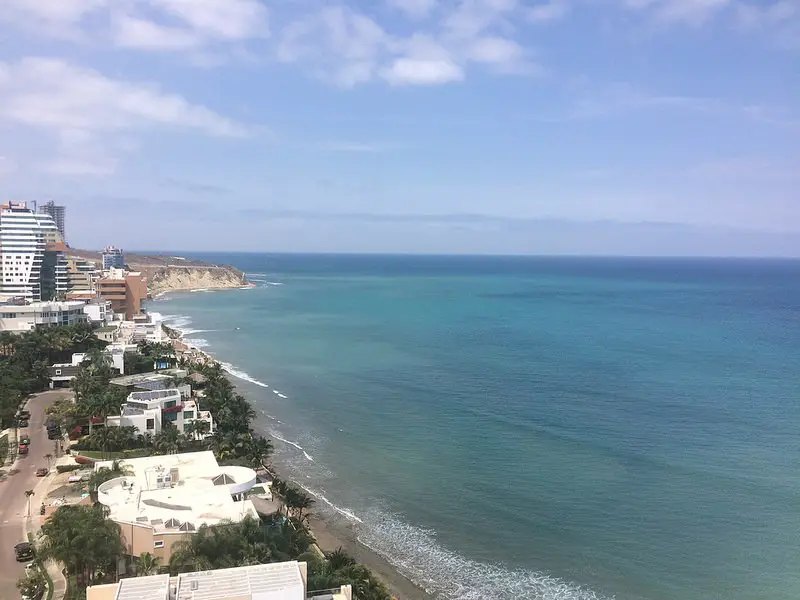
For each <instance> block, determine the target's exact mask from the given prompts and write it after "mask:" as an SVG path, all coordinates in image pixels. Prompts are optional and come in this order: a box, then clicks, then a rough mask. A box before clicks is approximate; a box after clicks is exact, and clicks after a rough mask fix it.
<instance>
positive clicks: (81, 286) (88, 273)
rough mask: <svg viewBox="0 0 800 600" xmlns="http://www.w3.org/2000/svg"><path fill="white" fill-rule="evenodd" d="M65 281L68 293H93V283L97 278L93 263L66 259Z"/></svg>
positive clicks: (97, 273) (71, 258) (77, 259)
mask: <svg viewBox="0 0 800 600" xmlns="http://www.w3.org/2000/svg"><path fill="white" fill-rule="evenodd" d="M66 265H67V279H68V289H69V291H70V292H93V291H94V283H95V281H96V280H97V279H98V277H99V272H98V270H97V267H96V266H95V264H94V263H93V262H90V261H88V260H81V259H80V258H73V257H70V258H67V259H66Z"/></svg>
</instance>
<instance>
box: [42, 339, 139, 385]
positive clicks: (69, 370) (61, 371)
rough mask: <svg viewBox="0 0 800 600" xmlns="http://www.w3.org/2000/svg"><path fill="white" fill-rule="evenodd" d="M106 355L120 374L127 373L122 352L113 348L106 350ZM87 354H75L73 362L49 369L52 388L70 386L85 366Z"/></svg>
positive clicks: (59, 364)
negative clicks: (83, 365) (82, 366)
mask: <svg viewBox="0 0 800 600" xmlns="http://www.w3.org/2000/svg"><path fill="white" fill-rule="evenodd" d="M105 353H106V355H107V356H108V358H109V361H110V363H111V368H112V369H115V370H116V371H117V372H118V373H123V372H124V371H125V361H124V356H123V354H122V353H121V352H116V351H114V350H113V349H111V348H106V350H105ZM85 358H86V355H85V354H80V353H77V354H73V355H72V361H71V362H68V363H57V364H54V365H52V366H50V367H48V368H47V372H48V375H49V377H50V388H51V389H52V388H55V387H60V386H63V385H65V384H68V383H69V382H70V381H72V380H73V379H74V378H75V376H76V375H77V374H78V373H79V372H80V370H81V365H82V364H83V361H84V359H85Z"/></svg>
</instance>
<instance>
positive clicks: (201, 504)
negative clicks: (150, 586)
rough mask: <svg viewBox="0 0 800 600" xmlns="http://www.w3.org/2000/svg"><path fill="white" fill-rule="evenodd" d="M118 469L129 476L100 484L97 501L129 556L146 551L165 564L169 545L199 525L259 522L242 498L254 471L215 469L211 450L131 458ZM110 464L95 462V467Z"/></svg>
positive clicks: (184, 536) (243, 468) (247, 502)
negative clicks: (106, 508)
mask: <svg viewBox="0 0 800 600" xmlns="http://www.w3.org/2000/svg"><path fill="white" fill-rule="evenodd" d="M123 465H124V467H125V468H127V469H128V470H129V472H130V474H129V475H125V476H122V477H117V478H116V479H112V480H110V481H107V482H105V483H103V484H102V485H100V486H99V487H98V488H97V500H98V501H99V502H100V503H102V504H103V505H105V506H106V507H108V511H109V512H108V517H109V518H110V519H112V520H113V521H114V522H116V523H117V524H118V525H119V526H120V532H121V534H122V539H123V543H124V544H125V546H126V554H127V555H129V556H139V555H141V554H142V553H143V552H150V553H152V554H153V555H155V556H158V557H159V558H160V559H162V560H163V561H164V562H163V563H162V564H166V562H167V561H168V560H169V557H170V555H171V551H172V546H173V544H175V543H176V542H179V541H181V540H183V539H186V536H187V535H191V534H193V533H194V532H195V531H196V530H197V528H198V527H200V526H201V525H209V526H213V525H219V524H220V523H224V522H228V521H232V522H237V521H241V520H243V519H244V518H246V517H248V516H251V517H253V518H258V513H257V512H256V509H255V507H254V506H253V503H252V502H251V501H250V500H248V499H247V494H248V492H249V491H250V490H251V488H252V487H253V486H254V485H255V483H256V473H255V471H253V470H252V469H249V468H247V467H239V466H220V465H219V464H218V463H217V460H216V458H214V453H213V452H210V451H205V452H188V453H185V454H167V455H164V456H147V457H144V458H133V459H129V460H125V461H123ZM111 466H112V461H105V462H98V463H96V464H95V469H96V470H99V469H101V468H103V467H107V468H110V467H111Z"/></svg>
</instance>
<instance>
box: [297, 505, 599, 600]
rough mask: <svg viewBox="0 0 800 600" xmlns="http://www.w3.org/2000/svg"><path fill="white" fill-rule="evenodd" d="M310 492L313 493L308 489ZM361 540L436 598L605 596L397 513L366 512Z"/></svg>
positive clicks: (574, 599)
mask: <svg viewBox="0 0 800 600" xmlns="http://www.w3.org/2000/svg"><path fill="white" fill-rule="evenodd" d="M309 493H310V492H309ZM362 522H363V523H364V527H360V528H359V536H358V539H359V541H360V542H361V543H362V544H364V545H365V546H367V547H369V548H371V549H372V550H374V551H375V552H377V553H379V554H381V555H382V556H385V557H386V558H387V560H389V562H391V563H392V564H393V565H394V566H395V567H397V569H398V570H400V571H401V572H402V573H403V574H405V575H406V576H408V577H409V578H410V579H411V580H412V581H415V582H417V583H418V584H419V585H421V586H422V587H424V588H425V589H426V590H427V591H428V593H431V594H439V595H437V596H436V597H437V598H439V597H440V598H447V599H448V600H484V599H485V598H492V599H494V600H520V599H525V600H602V599H604V598H607V597H605V596H601V595H599V594H597V593H596V592H594V591H592V590H588V589H586V588H584V587H580V586H577V585H575V584H571V583H567V582H565V581H562V580H560V579H558V578H555V577H551V576H549V575H547V574H544V573H536V572H533V571H526V570H511V569H508V568H506V567H504V566H503V565H501V564H489V563H481V562H477V561H474V560H470V559H467V558H465V557H463V556H460V555H458V554H456V553H455V552H453V551H451V550H449V549H447V548H444V547H442V546H441V545H440V544H439V543H438V542H437V540H436V536H435V533H434V532H432V531H426V530H424V529H421V528H419V527H414V526H412V525H409V524H408V523H406V522H405V521H403V520H402V519H401V518H399V517H398V516H396V515H392V514H388V513H382V512H380V511H375V512H372V513H368V514H365V515H364V519H363V521H362Z"/></svg>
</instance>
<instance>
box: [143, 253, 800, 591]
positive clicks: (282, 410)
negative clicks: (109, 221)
mask: <svg viewBox="0 0 800 600" xmlns="http://www.w3.org/2000/svg"><path fill="white" fill-rule="evenodd" d="M197 256H200V255H197ZM202 258H206V259H209V260H213V261H217V262H224V263H228V264H233V265H235V266H237V267H239V268H240V269H242V270H243V271H245V272H246V273H248V274H249V276H250V278H251V280H252V281H253V282H254V283H256V284H257V287H256V288H254V289H246V290H231V291H222V292H209V293H201V292H197V293H192V294H175V295H172V296H171V297H167V298H165V299H162V300H159V301H155V302H153V303H151V304H150V305H149V309H150V310H152V311H154V312H155V311H157V312H159V313H162V314H163V315H165V316H166V317H167V319H168V321H169V322H170V323H172V325H174V326H177V327H179V328H182V329H183V330H184V331H185V332H186V334H187V337H188V338H190V339H193V340H194V341H195V343H197V344H198V345H199V346H202V347H204V349H205V350H206V351H209V352H211V353H212V354H213V355H214V356H216V357H217V358H218V359H219V360H221V361H223V362H225V363H226V365H227V368H228V370H229V372H230V373H231V374H232V375H234V376H235V377H236V378H237V379H235V380H234V381H235V382H236V383H237V384H238V385H240V386H241V387H242V389H243V390H244V391H245V393H246V394H247V396H248V397H249V398H250V400H251V401H252V402H253V404H254V405H255V407H256V409H257V411H258V412H259V415H260V416H261V419H260V421H259V426H260V427H262V428H263V429H264V430H265V431H266V432H268V433H269V435H270V436H271V437H272V438H273V439H274V440H283V442H276V443H277V445H278V453H277V456H276V457H275V462H276V463H278V464H280V465H283V466H284V468H287V469H290V470H291V471H292V473H293V474H294V476H295V477H296V478H297V479H298V481H300V482H301V483H302V484H303V485H304V486H305V487H307V488H308V489H309V490H310V491H312V492H313V493H314V494H316V495H317V497H318V501H317V508H318V509H320V510H325V511H328V512H330V513H332V514H335V515H337V516H338V518H339V519H340V520H342V521H343V522H345V523H350V524H352V525H353V527H355V528H356V529H357V531H358V532H359V536H360V538H361V539H362V541H364V542H365V543H366V544H367V545H369V546H370V547H372V548H373V549H375V550H377V551H379V552H381V553H382V554H384V555H385V556H387V557H388V558H390V560H392V561H393V562H394V563H395V564H396V565H398V566H399V568H400V569H401V570H402V571H403V572H405V573H406V574H408V575H409V576H410V577H411V578H412V579H414V580H416V581H417V582H419V583H421V584H422V585H424V586H425V587H427V588H428V589H429V590H431V591H432V592H434V593H438V594H440V597H441V598H446V599H460V600H477V599H496V600H512V599H513V600H524V599H548V600H551V599H560V600H566V599H587V600H588V599H593V598H612V597H613V598H618V599H621V600H622V599H625V600H634V599H647V600H694V599H697V600H712V599H714V600H753V599H765V600H797V599H798V598H800V330H799V329H798V322H799V319H800V262H792V261H767V260H752V261H743V260H706V259H697V260H683V259H682V260H674V259H656V260H654V259H612V258H593V259H589V258H476V257H460V258H457V257H403V256H394V257H392V256H323V255H316V256H313V255H259V254H224V255H214V254H207V255H202Z"/></svg>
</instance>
